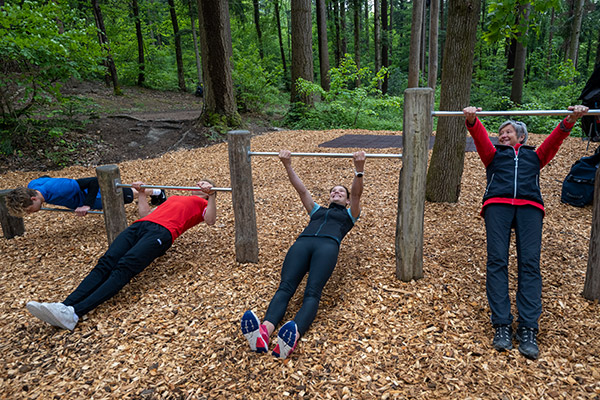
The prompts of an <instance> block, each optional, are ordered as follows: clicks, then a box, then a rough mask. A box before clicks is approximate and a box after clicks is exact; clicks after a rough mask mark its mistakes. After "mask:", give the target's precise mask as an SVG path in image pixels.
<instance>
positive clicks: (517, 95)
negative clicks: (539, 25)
mask: <svg viewBox="0 0 600 400" xmlns="http://www.w3.org/2000/svg"><path fill="white" fill-rule="evenodd" d="M519 21H520V24H521V25H522V26H523V27H526V26H527V25H528V24H529V4H524V5H522V6H521V8H520V9H519ZM526 40H527V30H525V31H524V33H523V34H522V35H519V40H518V41H517V48H516V51H515V69H514V72H513V77H512V88H511V92H510V99H511V100H512V101H513V102H514V103H515V104H521V103H522V102H523V81H524V78H525V64H526V61H527V43H526Z"/></svg>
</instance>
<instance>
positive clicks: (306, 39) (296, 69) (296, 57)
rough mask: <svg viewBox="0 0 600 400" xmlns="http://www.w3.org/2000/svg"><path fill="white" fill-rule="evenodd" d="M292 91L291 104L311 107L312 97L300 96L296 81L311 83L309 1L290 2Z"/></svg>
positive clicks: (293, 0) (311, 60) (295, 0)
mask: <svg viewBox="0 0 600 400" xmlns="http://www.w3.org/2000/svg"><path fill="white" fill-rule="evenodd" d="M291 30H292V91H291V102H292V103H296V102H298V101H300V102H302V103H304V104H307V105H312V104H313V103H314V101H313V98H312V96H307V95H304V94H301V93H300V92H299V91H298V87H297V85H296V81H297V80H298V78H303V79H305V80H307V81H310V82H312V81H313V53H312V22H311V0H292V29H291Z"/></svg>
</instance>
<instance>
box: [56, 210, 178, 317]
mask: <svg viewBox="0 0 600 400" xmlns="http://www.w3.org/2000/svg"><path fill="white" fill-rule="evenodd" d="M172 242H173V240H172V238H171V232H169V230H168V229H167V228H164V227H162V226H160V225H158V224H156V223H154V222H149V221H142V222H136V223H134V224H133V225H131V226H129V227H128V228H127V229H125V230H124V231H123V232H121V233H120V234H119V236H117V238H116V239H115V240H114V241H113V242H112V244H111V245H110V247H109V248H108V250H107V251H106V253H104V255H103V256H102V257H100V259H99V260H98V264H96V266H95V267H94V269H92V270H91V271H90V273H89V274H88V276H86V277H85V278H84V279H83V281H82V282H81V283H80V284H79V286H77V289H75V290H74V291H73V293H71V294H70V295H69V296H68V297H67V298H66V299H65V301H63V304H65V305H67V306H73V308H74V309H75V314H77V315H78V316H79V317H81V316H83V315H85V314H87V313H88V312H90V311H91V310H93V309H94V308H96V307H98V306H99V305H100V304H102V303H104V302H105V301H106V300H108V299H110V298H111V297H113V296H114V295H115V294H117V293H118V292H119V291H120V290H121V289H122V288H123V286H125V285H126V284H127V283H128V282H129V281H130V280H131V279H132V278H133V277H134V276H136V275H137V274H139V273H140V272H142V271H143V270H144V269H145V268H146V267H147V266H148V265H150V263H151V262H152V261H154V260H155V259H156V258H158V257H160V256H162V255H163V254H165V252H166V251H167V250H168V249H169V247H171V244H172Z"/></svg>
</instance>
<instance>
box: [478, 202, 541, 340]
mask: <svg viewBox="0 0 600 400" xmlns="http://www.w3.org/2000/svg"><path fill="white" fill-rule="evenodd" d="M543 216H544V214H543V212H542V210H540V209H539V208H536V207H533V206H512V205H509V204H490V205H488V206H486V207H485V214H484V217H485V227H486V232H487V254H488V256H487V268H486V275H487V276H486V291H487V298H488V303H489V305H490V310H491V311H492V318H491V319H492V324H493V325H496V326H497V325H510V324H511V323H512V320H513V316H512V313H511V311H510V298H509V296H508V250H509V246H510V236H511V228H514V230H515V237H516V244H517V260H518V261H517V264H518V282H517V309H518V311H519V317H518V320H517V321H518V322H519V325H521V326H525V327H528V328H534V329H538V319H539V318H540V315H541V314H542V275H541V272H540V250H541V246H542V219H543Z"/></svg>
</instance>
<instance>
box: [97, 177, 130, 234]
mask: <svg viewBox="0 0 600 400" xmlns="http://www.w3.org/2000/svg"><path fill="white" fill-rule="evenodd" d="M96 175H97V176H98V184H99V186H100V193H101V196H100V197H101V198H102V208H103V209H104V223H105V225H106V236H107V238H108V244H109V245H110V244H111V243H112V242H113V240H115V239H116V237H117V236H118V235H119V233H121V232H122V231H123V230H125V228H127V214H126V213H125V204H124V202H123V189H122V188H120V187H117V186H116V184H117V183H121V174H120V172H119V167H118V166H116V165H102V166H100V167H97V168H96Z"/></svg>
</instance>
